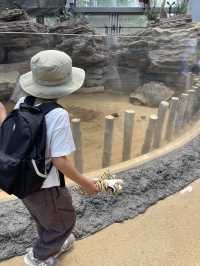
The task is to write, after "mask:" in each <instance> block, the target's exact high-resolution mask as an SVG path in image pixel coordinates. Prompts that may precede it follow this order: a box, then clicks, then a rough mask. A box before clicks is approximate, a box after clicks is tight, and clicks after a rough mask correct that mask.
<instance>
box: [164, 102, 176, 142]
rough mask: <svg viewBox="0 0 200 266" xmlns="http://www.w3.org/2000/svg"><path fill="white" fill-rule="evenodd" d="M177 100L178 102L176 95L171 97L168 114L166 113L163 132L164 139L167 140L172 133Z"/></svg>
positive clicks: (170, 138)
mask: <svg viewBox="0 0 200 266" xmlns="http://www.w3.org/2000/svg"><path fill="white" fill-rule="evenodd" d="M178 102H179V98H178V97H172V99H171V101H170V107H169V115H168V121H167V125H166V133H165V139H166V140H167V141H171V140H172V137H173V134H174V128H175V120H176V110H177V106H178Z"/></svg>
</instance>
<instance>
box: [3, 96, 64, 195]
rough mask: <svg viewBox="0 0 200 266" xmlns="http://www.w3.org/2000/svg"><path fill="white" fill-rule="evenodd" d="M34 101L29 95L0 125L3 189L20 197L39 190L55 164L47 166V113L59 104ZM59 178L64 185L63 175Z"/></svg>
mask: <svg viewBox="0 0 200 266" xmlns="http://www.w3.org/2000/svg"><path fill="white" fill-rule="evenodd" d="M34 101H35V97H32V96H28V97H26V98H25V101H24V103H21V104H20V107H19V109H14V110H13V111H12V112H11V113H10V114H9V115H8V116H7V118H6V119H5V120H4V122H3V124H2V126H1V127H0V188H1V189H2V190H4V191H5V192H7V193H8V194H14V195H16V196H17V197H18V198H24V197H26V196H28V195H30V194H31V193H33V192H36V191H39V190H40V189H41V186H42V184H43V182H44V181H45V179H46V178H47V174H48V173H49V171H50V169H51V166H52V163H51V164H50V165H49V167H46V166H45V150H46V122H45V115H46V114H47V113H48V112H50V111H51V110H53V109H55V108H58V107H60V105H58V104H57V103H55V102H52V101H50V102H46V103H42V104H40V105H37V106H34ZM47 168H48V169H47ZM59 177H60V184H61V186H65V182H64V176H63V175H62V174H61V173H59Z"/></svg>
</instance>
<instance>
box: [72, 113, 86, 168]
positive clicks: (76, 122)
mask: <svg viewBox="0 0 200 266" xmlns="http://www.w3.org/2000/svg"><path fill="white" fill-rule="evenodd" d="M71 123H72V133H73V137H74V142H75V145H76V150H75V152H74V162H75V165H76V168H77V169H78V170H79V171H80V173H83V156H82V136H81V128H80V119H78V118H74V119H72V121H71Z"/></svg>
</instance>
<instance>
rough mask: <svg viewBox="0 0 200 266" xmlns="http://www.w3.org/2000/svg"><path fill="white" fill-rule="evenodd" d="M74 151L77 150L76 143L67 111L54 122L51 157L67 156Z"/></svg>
mask: <svg viewBox="0 0 200 266" xmlns="http://www.w3.org/2000/svg"><path fill="white" fill-rule="evenodd" d="M73 151H75V144H74V139H73V136H72V131H71V127H70V121H69V115H68V113H67V112H66V111H65V112H62V113H61V114H60V115H59V117H57V119H56V122H55V124H54V127H53V130H52V134H51V142H50V155H51V157H60V156H67V155H69V154H71V153H72V152H73Z"/></svg>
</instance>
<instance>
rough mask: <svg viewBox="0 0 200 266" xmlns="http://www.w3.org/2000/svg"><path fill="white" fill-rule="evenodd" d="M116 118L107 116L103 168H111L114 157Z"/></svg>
mask: <svg viewBox="0 0 200 266" xmlns="http://www.w3.org/2000/svg"><path fill="white" fill-rule="evenodd" d="M113 128H114V117H113V116H112V115H107V116H106V117H105V131H104V146H103V160H102V167H103V168H105V167H107V166H110V164H111V157H112V139H113Z"/></svg>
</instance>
